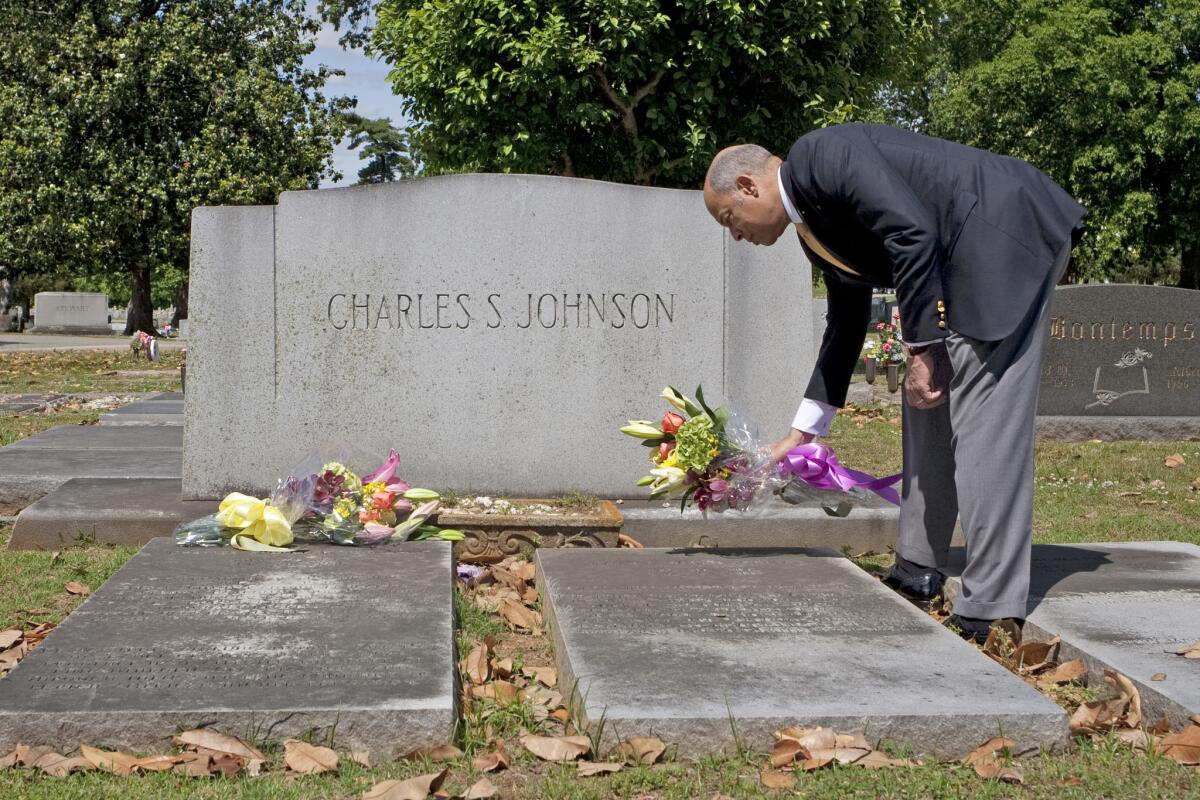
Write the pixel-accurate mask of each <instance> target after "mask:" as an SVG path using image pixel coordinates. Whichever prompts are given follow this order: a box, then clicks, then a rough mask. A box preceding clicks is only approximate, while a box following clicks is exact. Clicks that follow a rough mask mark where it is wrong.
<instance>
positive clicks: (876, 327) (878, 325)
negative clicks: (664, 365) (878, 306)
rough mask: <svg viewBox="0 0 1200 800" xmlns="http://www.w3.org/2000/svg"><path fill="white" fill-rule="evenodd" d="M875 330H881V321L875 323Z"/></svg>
mask: <svg viewBox="0 0 1200 800" xmlns="http://www.w3.org/2000/svg"><path fill="white" fill-rule="evenodd" d="M875 330H877V331H881V330H883V323H882V322H880V323H879V324H877V325H876V326H875Z"/></svg>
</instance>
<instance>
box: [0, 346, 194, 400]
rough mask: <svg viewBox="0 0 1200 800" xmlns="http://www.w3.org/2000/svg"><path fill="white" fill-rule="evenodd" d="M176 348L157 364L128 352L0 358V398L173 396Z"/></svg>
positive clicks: (176, 379) (177, 362) (179, 356)
mask: <svg viewBox="0 0 1200 800" xmlns="http://www.w3.org/2000/svg"><path fill="white" fill-rule="evenodd" d="M182 358H183V355H182V353H181V352H180V351H179V350H175V349H170V350H168V349H164V350H163V351H162V353H161V354H160V357H159V360H158V361H154V362H150V361H146V360H145V359H135V358H134V357H133V355H132V354H131V353H130V351H129V350H50V351H45V350H42V351H34V352H22V353H4V354H0V394H45V393H54V394H74V393H79V392H106V393H111V394H120V393H122V392H177V391H179V388H180V387H179V365H180V363H181V361H182Z"/></svg>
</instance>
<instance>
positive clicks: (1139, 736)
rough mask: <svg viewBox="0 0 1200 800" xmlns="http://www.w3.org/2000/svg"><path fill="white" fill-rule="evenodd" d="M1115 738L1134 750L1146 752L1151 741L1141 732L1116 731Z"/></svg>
mask: <svg viewBox="0 0 1200 800" xmlns="http://www.w3.org/2000/svg"><path fill="white" fill-rule="evenodd" d="M1115 735H1116V737H1117V739H1118V740H1120V741H1122V742H1124V743H1125V744H1127V745H1129V746H1130V747H1132V748H1133V749H1135V750H1148V749H1149V748H1150V744H1151V742H1152V741H1153V740H1152V739H1151V737H1150V734H1148V733H1146V732H1145V731H1143V730H1123V731H1117V732H1116V734H1115Z"/></svg>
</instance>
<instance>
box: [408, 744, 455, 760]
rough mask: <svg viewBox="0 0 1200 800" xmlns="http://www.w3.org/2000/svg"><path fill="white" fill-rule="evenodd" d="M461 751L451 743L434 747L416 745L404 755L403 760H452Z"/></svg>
mask: <svg viewBox="0 0 1200 800" xmlns="http://www.w3.org/2000/svg"><path fill="white" fill-rule="evenodd" d="M462 754H463V751H462V750H459V749H458V748H457V747H455V746H454V745H452V744H439V745H437V746H435V747H418V748H417V749H416V750H412V751H409V752H408V753H406V754H405V755H404V760H405V761H420V760H421V759H424V758H427V759H429V760H430V761H432V762H434V763H438V762H441V761H453V760H454V759H456V758H459V757H460V756H462Z"/></svg>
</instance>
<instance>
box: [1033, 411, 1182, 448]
mask: <svg viewBox="0 0 1200 800" xmlns="http://www.w3.org/2000/svg"><path fill="white" fill-rule="evenodd" d="M1037 438H1039V439H1057V440H1061V441H1065V442H1081V441H1087V440H1089V439H1104V440H1105V441H1110V440H1114V439H1141V440H1145V441H1152V442H1163V441H1168V442H1177V441H1184V440H1190V441H1195V440H1200V417H1058V416H1054V417H1042V416H1039V417H1038V418H1037Z"/></svg>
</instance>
